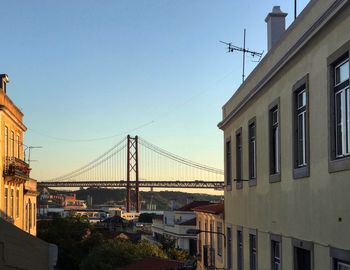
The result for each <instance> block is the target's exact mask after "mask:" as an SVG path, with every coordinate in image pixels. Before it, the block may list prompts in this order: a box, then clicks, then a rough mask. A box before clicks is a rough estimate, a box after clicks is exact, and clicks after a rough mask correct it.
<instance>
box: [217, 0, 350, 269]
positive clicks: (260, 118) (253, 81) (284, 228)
mask: <svg viewBox="0 0 350 270" xmlns="http://www.w3.org/2000/svg"><path fill="white" fill-rule="evenodd" d="M286 15H287V14H285V13H283V12H282V11H281V10H280V8H279V7H274V8H273V10H272V12H271V13H270V14H268V16H267V18H266V22H267V26H268V31H267V32H268V47H269V51H268V53H267V54H266V55H265V57H264V58H263V59H262V60H261V62H260V63H259V64H258V66H257V67H256V68H255V69H254V70H253V71H252V73H251V74H250V75H249V77H248V78H247V79H246V80H245V81H244V83H243V84H242V85H241V86H240V87H239V89H238V90H237V91H236V92H235V93H234V95H233V96H232V97H231V98H230V99H229V100H228V101H227V103H226V104H225V105H224V106H223V119H222V121H221V122H220V123H219V127H220V128H221V129H222V130H223V131H224V147H225V181H226V188H225V223H226V225H225V226H226V237H227V256H226V257H227V259H226V269H237V270H241V269H252V270H254V269H264V270H265V269H283V270H292V269H294V270H298V269H306V270H312V269H313V270H347V269H350V199H349V191H350V90H349V57H350V1H349V0H311V1H310V2H309V3H308V5H307V6H306V8H305V9H304V10H303V11H302V13H301V14H300V15H299V16H298V17H297V18H296V20H295V21H294V22H293V23H292V24H291V25H290V26H289V27H288V29H287V30H285V17H286ZM262 23H263V22H262Z"/></svg>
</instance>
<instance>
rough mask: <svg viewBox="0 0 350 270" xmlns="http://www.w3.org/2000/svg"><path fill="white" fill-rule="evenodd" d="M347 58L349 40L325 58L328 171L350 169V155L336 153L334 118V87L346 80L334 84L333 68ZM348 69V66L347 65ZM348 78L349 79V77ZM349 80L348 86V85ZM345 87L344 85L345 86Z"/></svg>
mask: <svg viewBox="0 0 350 270" xmlns="http://www.w3.org/2000/svg"><path fill="white" fill-rule="evenodd" d="M346 59H349V65H350V41H348V42H346V43H345V44H344V45H342V46H341V47H340V48H339V49H337V50H336V51H335V52H334V53H332V54H331V55H330V56H329V57H328V58H327V66H328V138H329V139H328V172H330V173H333V172H338V171H344V170H350V155H347V156H344V157H341V158H339V157H338V158H337V155H336V145H335V144H336V132H335V128H336V123H335V121H336V119H335V89H334V88H337V87H339V86H340V85H342V84H344V83H345V84H346V81H344V82H342V83H340V84H338V85H335V68H336V66H338V65H339V64H341V63H342V62H344V61H346ZM349 69H350V67H349ZM349 80H350V79H349ZM349 80H348V86H347V87H349V83H350V82H349ZM345 88H346V86H345ZM345 88H344V89H345Z"/></svg>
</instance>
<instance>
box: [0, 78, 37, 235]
mask: <svg viewBox="0 0 350 270" xmlns="http://www.w3.org/2000/svg"><path fill="white" fill-rule="evenodd" d="M8 82H9V78H8V76H7V75H6V74H1V75H0V138H1V140H0V142H1V144H0V145H1V147H0V170H1V172H2V174H1V176H0V217H1V218H3V219H5V220H7V221H8V222H10V223H12V224H14V225H15V226H17V227H18V228H20V229H22V230H24V231H26V232H28V233H30V234H32V235H36V208H37V202H36V200H37V199H36V198H37V195H38V194H37V191H36V187H37V186H36V181H35V180H34V179H31V178H30V170H31V169H30V168H29V165H28V164H27V163H26V162H25V161H24V154H25V151H27V150H29V151H30V148H29V147H28V146H25V145H24V144H23V135H24V132H25V131H26V129H27V128H26V127H25V125H24V124H23V113H22V112H21V110H20V109H19V108H18V107H17V106H16V105H15V104H14V103H13V101H12V100H11V99H10V98H9V97H8V95H7V83H8ZM27 154H28V152H27Z"/></svg>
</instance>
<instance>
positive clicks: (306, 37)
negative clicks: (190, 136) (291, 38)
mask: <svg viewBox="0 0 350 270" xmlns="http://www.w3.org/2000/svg"><path fill="white" fill-rule="evenodd" d="M347 4H349V0H336V1H335V2H334V3H333V4H332V5H331V6H330V7H329V8H328V9H327V10H326V11H325V12H324V13H323V14H322V15H321V16H320V17H319V18H318V19H317V20H316V22H314V23H313V24H312V26H311V27H309V29H308V30H307V31H306V32H305V33H304V34H303V35H302V36H301V37H300V38H299V39H298V40H297V41H296V42H295V43H294V45H293V46H292V47H291V48H290V49H289V50H288V51H287V53H286V54H284V55H283V56H282V57H281V59H280V60H279V61H278V62H277V63H276V64H275V65H274V66H273V67H272V68H271V69H270V70H269V71H268V72H267V73H266V74H265V76H264V77H263V78H262V79H261V80H260V81H258V82H257V83H256V84H255V87H254V88H253V89H252V90H250V91H249V93H248V94H247V95H246V96H245V97H243V99H242V100H241V101H240V102H239V103H238V104H237V105H236V106H235V107H234V108H233V109H232V110H231V112H229V113H228V115H227V116H226V117H225V118H224V119H223V120H222V121H221V122H220V123H219V124H218V127H219V128H220V129H223V128H224V127H225V126H226V125H227V124H228V122H229V121H230V120H231V119H232V118H233V117H234V116H235V115H236V114H237V113H238V112H239V111H240V110H241V109H242V108H243V107H244V106H245V105H246V104H247V103H248V102H249V101H250V100H251V99H252V98H253V97H254V96H255V95H256V94H257V93H259V92H260V91H261V90H262V89H263V88H264V86H265V85H266V84H267V83H268V82H269V81H270V80H271V79H272V78H273V77H274V76H275V75H276V74H277V73H278V72H279V71H280V70H281V69H282V68H283V67H284V66H285V65H286V64H287V63H288V62H289V60H290V59H291V58H293V57H294V56H295V55H296V54H297V53H298V52H299V51H300V50H301V49H302V48H303V47H304V46H305V44H306V43H307V42H309V41H310V40H311V39H312V38H313V37H314V36H315V35H316V34H317V33H318V32H319V31H320V30H321V29H322V27H323V26H324V25H325V24H327V23H328V22H329V21H330V20H331V19H332V18H333V17H334V16H335V15H336V14H337V13H338V12H339V11H341V9H342V8H343V7H344V6H345V5H347ZM287 31H288V30H287ZM284 37H285V36H284ZM281 41H282V40H280V42H281ZM280 42H279V43H280ZM266 57H268V56H266ZM257 68H259V67H257ZM253 72H254V71H253ZM243 86H244V84H243V85H242V87H240V88H239V89H238V90H237V91H240V90H241V89H242V88H243ZM234 96H235V95H234Z"/></svg>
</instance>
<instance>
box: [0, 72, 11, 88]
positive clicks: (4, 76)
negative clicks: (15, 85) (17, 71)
mask: <svg viewBox="0 0 350 270" xmlns="http://www.w3.org/2000/svg"><path fill="white" fill-rule="evenodd" d="M0 79H1V84H0V89H1V90H2V91H4V92H5V93H6V84H8V83H9V82H10V79H9V76H8V75H7V74H0Z"/></svg>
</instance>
